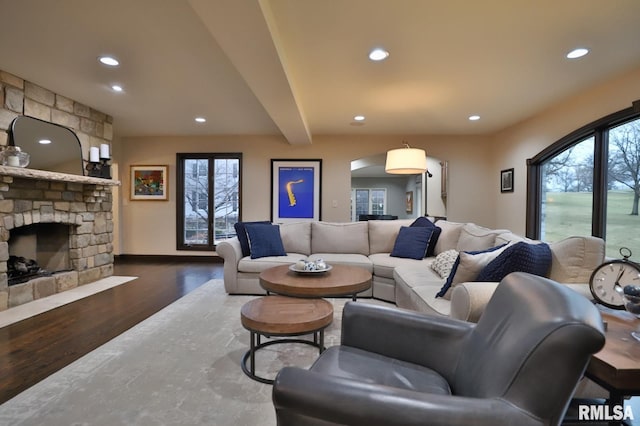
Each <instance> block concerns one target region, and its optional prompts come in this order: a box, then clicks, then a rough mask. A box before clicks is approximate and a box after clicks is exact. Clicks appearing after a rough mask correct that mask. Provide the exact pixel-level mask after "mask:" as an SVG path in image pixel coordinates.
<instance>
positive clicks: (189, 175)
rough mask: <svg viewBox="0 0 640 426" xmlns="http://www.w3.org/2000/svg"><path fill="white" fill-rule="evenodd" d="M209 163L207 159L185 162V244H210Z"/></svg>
mask: <svg viewBox="0 0 640 426" xmlns="http://www.w3.org/2000/svg"><path fill="white" fill-rule="evenodd" d="M208 168H209V162H208V160H206V159H203V160H198V159H187V160H185V167H184V170H185V174H184V195H185V196H184V200H183V203H184V217H183V219H182V220H183V224H184V235H183V239H184V241H183V242H184V244H189V245H195V244H197V245H200V244H209V236H208V233H209V225H208V222H207V218H208V207H209V199H208V194H209V182H208V179H207V175H208Z"/></svg>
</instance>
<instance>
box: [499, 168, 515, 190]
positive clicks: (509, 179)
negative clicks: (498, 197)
mask: <svg viewBox="0 0 640 426" xmlns="http://www.w3.org/2000/svg"><path fill="white" fill-rule="evenodd" d="M500 192H513V169H506V170H502V171H501V172H500Z"/></svg>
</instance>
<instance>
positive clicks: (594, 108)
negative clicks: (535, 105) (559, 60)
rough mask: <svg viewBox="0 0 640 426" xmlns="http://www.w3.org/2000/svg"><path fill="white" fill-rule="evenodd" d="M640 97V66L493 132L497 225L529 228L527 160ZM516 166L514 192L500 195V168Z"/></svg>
mask: <svg viewBox="0 0 640 426" xmlns="http://www.w3.org/2000/svg"><path fill="white" fill-rule="evenodd" d="M638 99H640V68H638V69H636V70H634V71H631V72H628V73H625V74H623V75H621V76H619V77H618V78H615V79H613V80H610V81H608V82H605V83H601V84H598V85H595V86H593V87H592V88H590V89H588V90H586V91H584V92H582V93H581V94H579V95H577V96H574V97H571V98H569V99H566V100H564V101H563V102H560V103H558V104H556V105H553V106H552V107H550V108H548V109H546V110H544V111H542V112H540V113H538V114H536V115H535V116H533V117H531V118H530V119H528V120H526V121H524V122H522V123H520V124H518V125H515V126H513V127H511V128H509V129H506V130H505V131H503V132H501V133H499V134H497V135H495V137H494V138H493V143H491V145H490V146H491V149H492V151H493V157H494V161H493V164H492V165H491V171H490V173H491V175H492V179H491V181H492V183H493V185H492V186H491V187H490V188H489V189H490V191H491V196H492V199H494V200H495V201H494V203H493V204H494V205H495V222H494V223H493V226H495V227H499V228H507V229H511V230H512V231H514V232H516V233H518V234H522V235H524V233H525V227H526V220H525V214H526V190H527V187H526V183H527V168H526V160H527V159H528V158H532V157H534V156H535V155H536V154H538V153H539V152H540V151H542V150H543V149H544V148H546V147H547V146H549V145H551V144H553V143H554V142H556V141H558V140H559V139H561V138H562V137H564V136H566V135H568V134H569V133H571V132H572V131H574V130H577V129H579V128H580V127H582V126H585V125H587V124H589V123H591V122H593V121H595V120H597V119H599V118H602V117H604V116H606V115H609V114H612V113H614V112H617V111H620V110H623V109H625V108H629V107H631V103H632V102H633V101H634V100H638ZM511 167H513V168H514V169H515V170H514V177H515V181H514V192H512V193H505V194H501V193H500V189H499V186H498V179H499V178H498V176H499V174H500V170H502V169H508V168H511Z"/></svg>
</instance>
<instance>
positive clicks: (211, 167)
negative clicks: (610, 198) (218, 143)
mask: <svg viewBox="0 0 640 426" xmlns="http://www.w3.org/2000/svg"><path fill="white" fill-rule="evenodd" d="M177 158H178V167H177V168H178V178H177V190H176V194H177V197H178V203H177V228H178V232H177V235H178V241H177V248H178V249H179V250H187V249H194V250H212V249H213V248H214V247H215V244H217V243H218V242H220V241H221V240H223V239H225V238H230V237H233V236H235V229H234V225H235V223H236V222H237V221H238V220H239V218H240V204H241V203H240V195H239V194H240V178H241V176H240V160H241V158H240V154H178V157H177Z"/></svg>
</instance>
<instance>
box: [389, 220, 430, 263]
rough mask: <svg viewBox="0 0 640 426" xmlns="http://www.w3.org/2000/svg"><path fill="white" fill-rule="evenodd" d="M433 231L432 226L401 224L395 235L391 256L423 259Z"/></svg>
mask: <svg viewBox="0 0 640 426" xmlns="http://www.w3.org/2000/svg"><path fill="white" fill-rule="evenodd" d="M433 233H434V230H433V228H427V227H422V226H420V227H410V226H403V227H402V228H400V232H399V233H398V236H397V237H396V242H395V244H394V246H393V250H391V257H404V258H408V259H416V260H420V259H424V258H425V257H427V248H428V247H429V241H430V240H431V238H432V237H433Z"/></svg>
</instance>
